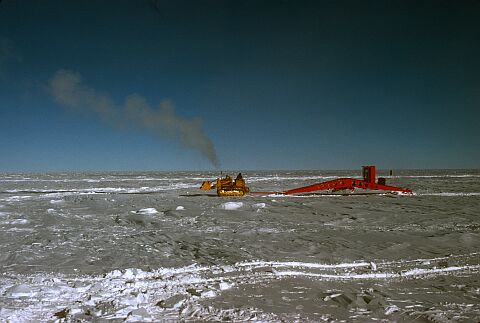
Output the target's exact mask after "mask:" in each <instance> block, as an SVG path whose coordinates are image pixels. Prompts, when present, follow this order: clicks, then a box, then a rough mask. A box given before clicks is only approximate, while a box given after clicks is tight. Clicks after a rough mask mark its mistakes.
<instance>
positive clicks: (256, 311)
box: [0, 170, 480, 322]
mask: <svg viewBox="0 0 480 323" xmlns="http://www.w3.org/2000/svg"><path fill="white" fill-rule="evenodd" d="M358 173H359V172H358V171H302V172H301V171H291V172H288V171H278V172H245V173H244V177H245V179H246V181H247V184H248V185H249V186H250V189H251V190H252V191H282V190H286V189H290V188H294V187H299V186H304V185H309V184H313V183H316V182H321V181H324V180H329V179H332V178H336V177H357V178H358V175H359V174H358ZM216 175H217V174H215V173H199V172H198V173H195V172H182V173H180V172H175V173H162V172H151V173H64V174H62V173H55V174H0V231H1V235H0V321H11V322H17V321H55V320H60V319H63V318H65V319H67V321H94V320H112V321H119V322H120V321H124V320H126V321H132V322H134V321H140V322H148V321H159V320H170V319H171V320H186V321H189V320H192V321H194V320H231V321H242V320H258V321H295V320H297V321H316V322H317V321H341V320H345V321H348V322H355V321H361V322H364V321H373V320H380V321H387V322H388V321H417V322H425V321H426V322H429V321H432V322H444V321H445V322H449V321H454V322H455V321H459V322H476V321H479V320H480V276H479V272H480V253H479V252H480V234H479V233H480V211H479V210H480V171H478V170H437V171H432V170H428V171H427V170H424V171H422V170H411V171H407V170H405V171H401V172H400V171H399V172H396V173H395V176H385V177H387V182H388V183H389V184H392V185H397V186H402V187H408V188H411V189H413V190H414V192H415V194H414V195H412V196H403V195H400V196H398V195H390V194H380V195H347V196H345V195H341V194H332V195H324V194H310V195H306V196H282V195H253V196H245V197H242V198H218V197H216V196H215V195H214V192H213V191H211V192H204V191H201V190H199V189H198V187H199V185H200V183H201V182H202V181H203V180H206V179H213V178H215V177H216ZM231 175H236V174H235V173H234V172H232V173H231ZM380 175H382V174H381V173H380Z"/></svg>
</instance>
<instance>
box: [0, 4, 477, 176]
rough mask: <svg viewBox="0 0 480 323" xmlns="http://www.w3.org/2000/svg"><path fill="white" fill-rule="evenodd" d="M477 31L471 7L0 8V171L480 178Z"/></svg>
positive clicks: (102, 5)
mask: <svg viewBox="0 0 480 323" xmlns="http://www.w3.org/2000/svg"><path fill="white" fill-rule="evenodd" d="M478 21H480V2H478V1H473V0H472V1H320V0H319V1H281V0H278V1H262V0H259V1H253V0H245V1H228V0H225V1H203V0H197V1H160V0H158V1H157V0H151V1H150V0H146V1H141V0H138V1H52V0H43V1H29V0H22V1H14V0H3V1H1V2H0V151H1V158H0V171H36V172H37V171H63V170H79V171H81V170H210V169H224V170H227V169H239V170H250V169H357V168H359V167H360V166H361V165H363V164H375V165H377V166H378V167H380V168H386V169H389V168H479V167H480V149H479V148H478V147H479V144H478V141H479V139H480V132H479V130H478V126H479V124H480V123H479V120H480V60H479V59H478V57H480V24H479V23H478ZM59 73H60V74H59ZM62 73H63V74H62ZM59 75H63V76H64V77H63V78H62V77H61V76H60V77H59ZM73 76H75V77H76V81H75V82H74V83H68V80H69V77H70V79H71V78H72V77H73ZM55 81H58V82H57V83H54V82H55ZM54 84H57V85H58V84H59V86H58V87H56V88H53V87H54ZM68 86H70V87H68ZM132 95H135V97H137V98H141V100H143V101H142V102H144V104H142V105H141V106H142V107H141V108H139V107H135V108H134V109H133V110H134V112H135V111H136V112H138V113H139V114H141V116H138V115H134V114H132V113H127V112H126V111H127V110H126V106H127V105H128V104H127V102H130V101H129V100H130V99H131V98H132ZM73 99H75V102H73V101H72V100H73ZM105 100H106V101H108V102H109V104H108V105H107V106H108V107H107V111H109V113H110V112H111V114H114V115H115V116H114V117H112V118H110V119H108V118H107V119H108V120H107V119H106V118H105V117H102V115H101V112H100V109H101V108H102V107H104V106H103V105H102V106H101V105H99V102H104V101H105ZM165 105H168V106H169V107H170V109H171V111H172V112H171V114H170V117H171V118H167V119H165V118H162V116H163V115H164V112H165V110H164V108H162V107H165ZM129 111H130V110H129ZM152 120H156V121H155V122H154V121H152ZM170 120H172V121H170ZM200 122H201V123H200ZM193 124H195V125H197V128H196V129H195V131H192V130H191V129H192V127H190V126H189V125H193ZM212 151H214V154H215V156H216V157H212V154H213V153H212ZM215 158H216V159H217V160H218V162H219V163H218V164H217V165H215V163H216V160H215Z"/></svg>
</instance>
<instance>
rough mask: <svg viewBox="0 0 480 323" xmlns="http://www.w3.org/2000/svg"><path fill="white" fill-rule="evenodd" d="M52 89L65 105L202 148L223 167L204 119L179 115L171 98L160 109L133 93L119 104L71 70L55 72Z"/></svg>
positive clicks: (208, 157) (212, 161)
mask: <svg viewBox="0 0 480 323" xmlns="http://www.w3.org/2000/svg"><path fill="white" fill-rule="evenodd" d="M48 91H49V93H50V95H52V97H53V99H54V100H55V101H56V102H57V103H59V104H60V105H62V106H63V107H66V108H70V109H73V110H75V111H80V112H90V113H92V112H93V113H95V114H96V115H97V116H99V117H100V118H101V119H102V120H103V121H104V122H106V123H108V124H109V125H110V126H112V127H116V128H125V127H127V126H132V125H133V126H135V127H136V128H139V129H145V130H149V131H151V132H152V133H154V134H156V135H158V136H160V137H169V138H173V139H175V140H176V141H178V142H179V144H180V145H181V146H182V147H185V148H189V149H195V150H197V151H199V152H200V153H201V154H202V155H203V156H205V157H206V158H207V159H208V160H209V161H210V162H211V163H212V164H213V165H214V166H215V167H217V168H218V167H219V166H220V162H219V160H218V157H217V154H216V152H215V147H214V146H213V143H212V141H211V140H210V139H209V138H208V137H207V136H206V134H205V132H204V130H203V127H202V120H201V119H200V118H193V119H188V118H183V117H181V116H179V115H177V114H176V112H175V109H174V107H173V106H172V104H171V103H170V102H169V101H166V100H165V101H162V102H160V105H159V107H158V109H154V108H152V107H151V106H150V105H149V104H148V103H147V101H146V100H145V99H144V98H143V97H142V96H140V95H137V94H133V95H130V96H128V97H126V99H125V102H124V103H123V104H122V105H120V106H117V105H116V104H115V103H114V102H113V100H112V99H111V98H110V97H109V96H108V95H106V94H102V93H98V92H97V91H95V90H94V89H92V88H90V87H88V86H86V85H84V84H82V79H81V76H80V74H78V73H75V72H72V71H68V70H59V71H57V72H56V73H55V75H54V76H53V78H52V79H51V80H50V82H49V84H48Z"/></svg>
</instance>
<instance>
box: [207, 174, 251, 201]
mask: <svg viewBox="0 0 480 323" xmlns="http://www.w3.org/2000/svg"><path fill="white" fill-rule="evenodd" d="M214 188H216V189H217V195H218V196H244V195H245V194H246V193H248V192H249V191H250V189H249V188H248V187H247V186H246V185H245V180H244V179H243V177H242V174H241V173H240V174H238V175H237V178H235V180H232V178H231V177H230V176H228V175H227V176H225V177H224V178H217V182H216V183H215V184H213V185H212V181H204V182H203V183H202V186H201V187H200V189H202V190H206V191H208V190H211V189H214Z"/></svg>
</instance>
